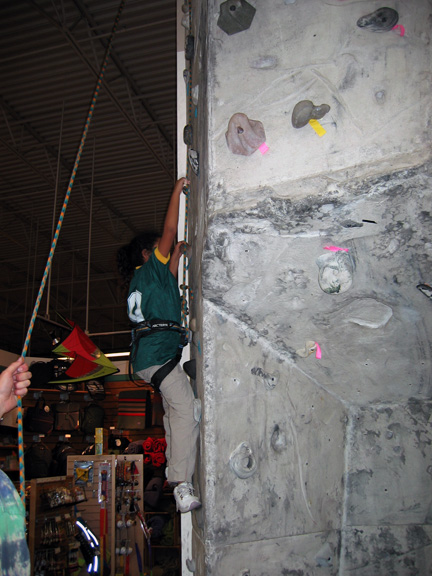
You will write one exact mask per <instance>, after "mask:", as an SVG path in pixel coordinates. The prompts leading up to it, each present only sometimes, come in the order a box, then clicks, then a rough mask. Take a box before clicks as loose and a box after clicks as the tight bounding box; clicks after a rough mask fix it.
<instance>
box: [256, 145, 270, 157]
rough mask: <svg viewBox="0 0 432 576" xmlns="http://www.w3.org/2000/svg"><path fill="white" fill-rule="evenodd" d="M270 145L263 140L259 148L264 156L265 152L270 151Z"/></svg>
mask: <svg viewBox="0 0 432 576" xmlns="http://www.w3.org/2000/svg"><path fill="white" fill-rule="evenodd" d="M268 149H269V147H268V146H267V144H266V143H265V142H263V143H262V144H261V146H260V147H259V148H258V150H259V151H260V152H261V154H262V155H263V156H264V154H265V153H266V152H267V151H268Z"/></svg>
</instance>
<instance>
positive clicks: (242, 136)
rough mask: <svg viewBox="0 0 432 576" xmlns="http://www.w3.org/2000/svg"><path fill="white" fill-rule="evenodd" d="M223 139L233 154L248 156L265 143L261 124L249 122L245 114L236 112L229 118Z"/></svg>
mask: <svg viewBox="0 0 432 576" xmlns="http://www.w3.org/2000/svg"><path fill="white" fill-rule="evenodd" d="M225 137H226V141H227V144H228V148H229V149H230V150H231V152H232V153H233V154H240V155H242V156H250V155H251V154H253V153H254V152H256V150H258V149H259V148H260V146H262V144H264V143H265V137H266V136H265V131H264V126H263V125H262V123H261V122H259V121H258V120H249V118H248V117H247V116H246V114H242V113H241V112H237V113H236V114H234V115H233V116H231V119H230V121H229V123H228V131H227V132H226V133H225Z"/></svg>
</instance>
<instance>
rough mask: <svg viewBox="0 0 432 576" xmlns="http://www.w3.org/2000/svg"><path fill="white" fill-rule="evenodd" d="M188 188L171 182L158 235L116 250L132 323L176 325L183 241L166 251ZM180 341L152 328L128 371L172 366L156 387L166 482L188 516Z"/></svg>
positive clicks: (186, 391) (150, 373)
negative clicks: (164, 444) (178, 359)
mask: <svg viewBox="0 0 432 576" xmlns="http://www.w3.org/2000/svg"><path fill="white" fill-rule="evenodd" d="M188 184H189V182H188V180H186V179H185V178H180V179H179V180H177V182H176V184H175V186H174V190H173V193H172V195H171V199H170V202H169V206H168V210H167V213H166V216H165V222H164V228H163V233H162V236H160V235H158V234H157V233H154V232H147V233H144V234H141V235H139V236H137V237H135V238H134V239H133V240H132V241H131V242H130V244H128V245H127V246H124V247H123V248H120V250H119V251H118V254H117V263H118V269H119V272H120V274H121V276H122V277H123V278H124V280H125V282H126V283H127V284H129V296H128V303H127V304H128V315H129V318H130V319H131V320H132V322H134V323H136V324H140V323H143V322H146V323H151V322H152V321H153V322H154V321H157V322H158V324H161V322H162V323H163V322H168V323H172V324H176V325H180V323H181V300H180V293H179V289H178V284H177V272H178V264H179V260H180V256H181V254H182V252H181V248H182V245H183V244H184V243H183V242H179V243H177V244H176V245H175V247H174V250H173V252H172V255H171V254H170V251H171V249H172V246H173V244H174V240H175V238H176V234H177V226H178V216H179V205H180V196H181V194H182V191H183V187H184V186H187V185H188ZM180 339H181V334H179V332H178V331H175V330H155V331H152V332H151V333H150V334H149V335H146V336H145V338H140V339H139V340H138V342H137V353H136V357H135V359H134V362H133V364H134V365H133V370H134V373H136V374H137V375H138V377H139V378H141V379H142V380H145V381H146V382H151V381H152V377H153V378H154V376H155V374H156V373H157V372H158V371H159V369H160V368H161V367H162V366H166V365H167V364H168V363H170V362H171V363H172V364H175V367H174V368H173V369H172V370H171V371H170V372H169V373H168V375H166V376H164V378H163V380H162V382H161V383H160V393H161V396H162V402H163V407H164V411H165V414H164V428H165V439H166V442H167V448H166V457H167V471H168V474H167V478H168V482H169V483H170V484H171V485H175V488H174V497H175V500H176V504H177V510H179V511H180V512H189V511H190V510H193V509H194V508H198V507H200V506H201V503H200V501H199V499H198V498H197V497H196V496H195V495H194V489H193V486H192V475H193V472H194V469H195V459H196V453H197V439H198V434H199V425H198V422H197V421H196V420H195V418H194V394H193V391H192V388H191V386H190V383H189V380H188V378H187V376H186V374H185V373H184V372H183V370H182V368H181V367H180V365H179V364H178V363H175V360H174V362H173V359H175V358H176V356H177V353H178V349H179V344H180Z"/></svg>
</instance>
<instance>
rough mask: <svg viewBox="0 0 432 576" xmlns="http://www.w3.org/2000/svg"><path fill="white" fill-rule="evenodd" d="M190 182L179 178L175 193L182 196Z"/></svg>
mask: <svg viewBox="0 0 432 576" xmlns="http://www.w3.org/2000/svg"><path fill="white" fill-rule="evenodd" d="M189 184H190V182H189V180H188V179H187V178H179V179H178V180H177V182H176V183H175V185H174V192H176V193H178V194H180V193H181V192H183V188H184V187H185V186H189Z"/></svg>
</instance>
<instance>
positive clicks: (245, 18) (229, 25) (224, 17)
mask: <svg viewBox="0 0 432 576" xmlns="http://www.w3.org/2000/svg"><path fill="white" fill-rule="evenodd" d="M255 12H256V10H255V8H254V7H253V6H251V4H249V2H246V0H227V2H222V4H221V5H220V12H219V18H218V21H217V25H218V26H219V28H221V30H223V31H224V32H226V33H227V34H228V36H231V35H232V34H237V32H243V30H247V29H248V28H250V25H251V24H252V20H253V19H254V16H255Z"/></svg>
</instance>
